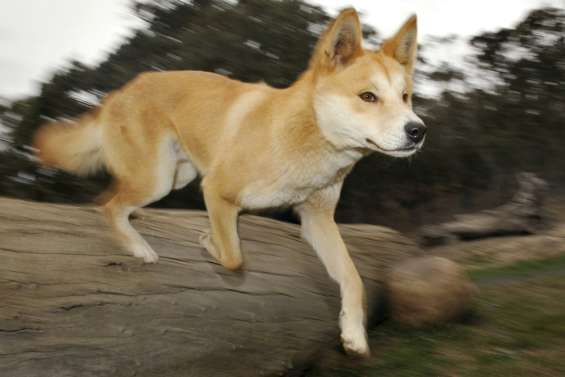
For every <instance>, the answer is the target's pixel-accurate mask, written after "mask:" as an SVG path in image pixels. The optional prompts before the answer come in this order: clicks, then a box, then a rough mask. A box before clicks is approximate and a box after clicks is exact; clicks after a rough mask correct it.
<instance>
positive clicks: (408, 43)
mask: <svg viewBox="0 0 565 377" xmlns="http://www.w3.org/2000/svg"><path fill="white" fill-rule="evenodd" d="M417 34H418V22H417V18H416V15H413V16H412V17H410V18H409V19H408V20H407V21H406V22H405V23H404V25H402V27H401V28H400V30H398V31H397V32H396V34H395V35H394V36H393V37H392V38H390V39H387V40H386V41H385V42H384V43H383V46H382V47H381V49H382V51H383V52H384V53H385V54H387V55H389V56H391V57H393V58H394V59H396V60H397V61H398V62H399V63H400V64H402V65H404V66H405V67H406V69H407V70H408V71H412V69H413V68H414V61H415V60H416V49H417V47H418V41H417V39H418V38H417Z"/></svg>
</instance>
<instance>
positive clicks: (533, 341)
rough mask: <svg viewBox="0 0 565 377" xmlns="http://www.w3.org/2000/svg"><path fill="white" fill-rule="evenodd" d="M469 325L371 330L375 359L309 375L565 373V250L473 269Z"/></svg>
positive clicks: (527, 376)
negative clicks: (540, 257)
mask: <svg viewBox="0 0 565 377" xmlns="http://www.w3.org/2000/svg"><path fill="white" fill-rule="evenodd" d="M470 275H471V278H472V279H473V280H474V281H476V282H477V283H479V284H480V285H481V291H480V294H479V297H478V298H477V300H476V301H477V302H476V309H475V314H474V316H473V317H472V318H471V320H470V321H468V323H459V324H448V325H444V326H438V327H430V328H426V329H410V328H405V327H402V326H399V325H396V324H394V323H392V322H387V323H384V324H382V325H380V326H378V327H377V328H375V329H373V330H372V331H371V332H370V334H369V338H370V343H371V348H372V352H373V357H372V358H371V359H370V360H368V361H365V362H363V363H361V365H359V364H357V365H354V364H353V363H351V365H344V366H340V367H338V368H332V369H331V371H328V370H324V371H321V370H318V371H312V372H310V373H309V374H308V377H321V376H324V377H361V376H363V377H370V376H379V377H388V376H391V377H426V376H434V377H439V376H446V377H447V376H449V377H489V376H493V377H494V376H496V377H506V376H510V377H532V376H534V377H542V376H565V256H562V257H558V258H552V259H547V260H542V261H528V262H519V263H516V264H515V265H512V266H508V267H503V268H498V269H495V268H489V269H485V270H478V271H474V272H472V273H471V274H470Z"/></svg>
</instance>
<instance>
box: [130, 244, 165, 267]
mask: <svg viewBox="0 0 565 377" xmlns="http://www.w3.org/2000/svg"><path fill="white" fill-rule="evenodd" d="M131 253H132V254H133V256H135V257H137V258H142V259H143V261H144V262H145V263H157V261H158V260H159V255H157V253H156V252H155V251H153V249H152V248H151V246H149V245H144V244H136V245H134V246H132V247H131Z"/></svg>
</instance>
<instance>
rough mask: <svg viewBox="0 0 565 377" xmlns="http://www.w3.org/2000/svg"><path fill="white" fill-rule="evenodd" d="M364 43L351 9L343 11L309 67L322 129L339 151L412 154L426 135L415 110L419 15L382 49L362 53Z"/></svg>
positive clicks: (333, 23) (325, 35)
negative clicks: (413, 73)
mask: <svg viewBox="0 0 565 377" xmlns="http://www.w3.org/2000/svg"><path fill="white" fill-rule="evenodd" d="M362 39H363V36H362V32H361V25H360V22H359V18H358V16H357V13H356V12H355V10H353V9H346V10H344V11H342V12H341V13H340V14H339V16H338V17H337V18H336V19H335V20H334V21H333V22H332V24H331V25H330V26H329V27H328V29H327V30H326V31H325V33H324V34H323V35H322V37H321V38H320V41H319V42H318V45H317V47H316V50H315V51H314V55H313V56H312V59H311V61H310V68H309V69H310V70H311V72H313V75H314V80H315V81H314V82H315V90H314V101H313V103H314V109H315V113H316V118H317V122H318V126H319V127H320V129H321V131H322V133H323V135H324V137H325V138H326V139H327V140H329V141H330V142H331V143H332V144H333V145H334V146H335V147H337V148H339V149H370V150H374V151H378V152H381V153H385V154H387V155H390V156H394V157H407V156H410V155H412V154H414V153H415V152H416V151H418V149H420V148H421V146H422V144H423V143H424V136H425V133H426V126H425V125H424V123H423V122H422V120H421V119H420V118H419V117H418V116H417V115H416V114H414V112H413V111H412V99H411V98H412V72H413V67H414V61H415V59H416V46H417V41H416V16H412V17H411V18H410V19H408V20H407V21H406V23H405V24H404V25H403V26H402V27H401V28H400V30H399V31H398V32H397V33H396V35H394V36H393V37H392V38H390V39H388V40H386V41H385V42H384V43H383V45H382V46H381V48H380V49H379V50H378V51H368V50H364V49H363V48H362V46H361V43H362Z"/></svg>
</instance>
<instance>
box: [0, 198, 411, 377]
mask: <svg viewBox="0 0 565 377" xmlns="http://www.w3.org/2000/svg"><path fill="white" fill-rule="evenodd" d="M133 224H134V226H135V227H136V228H137V229H138V230H140V232H141V233H142V234H143V236H144V237H145V238H146V239H147V240H148V242H149V243H150V244H151V245H152V246H153V247H154V249H155V250H156V251H157V252H158V254H159V255H160V261H159V263H158V264H155V265H144V264H142V263H141V262H140V260H138V259H136V258H133V257H131V256H128V255H126V254H125V253H124V252H123V251H122V250H121V249H120V248H119V247H118V246H117V245H116V244H115V243H114V242H113V241H112V239H111V236H110V235H109V230H108V228H107V227H106V225H105V224H104V223H103V219H102V216H101V214H100V213H99V212H98V211H97V210H96V209H95V208H93V207H76V206H65V205H53V204H41V203H32V202H23V201H17V200H10V199H0V258H1V261H2V262H1V264H0V302H1V304H2V308H1V309H0V375H1V376H7V377H8V376H9V377H20V376H21V377H34V376H41V377H49V376H53V377H66V376H69V377H71V376H72V377H76V376H81V377H89V376H93V377H94V376H96V377H101V376H113V377H116V376H134V375H135V376H214V377H218V376H219V377H221V376H230V377H234V376H235V377H236V376H245V377H249V376H269V375H284V374H285V373H287V372H288V371H293V370H294V371H296V370H300V369H301V368H305V367H307V366H308V365H309V364H310V363H311V362H312V361H313V360H315V359H316V358H317V356H319V355H320V354H321V353H323V352H325V351H326V350H328V349H331V348H332V347H333V348H335V347H336V346H337V345H338V339H339V329H338V315H339V308H340V302H339V291H338V289H337V286H336V284H334V283H333V282H332V281H331V280H330V278H329V277H328V276H327V274H326V272H325V270H324V269H323V266H322V264H321V263H320V262H319V261H318V259H317V257H316V255H315V253H314V251H313V250H311V248H310V247H309V246H308V245H307V244H305V242H303V241H302V240H301V238H300V230H299V227H298V226H296V225H293V224H286V223H282V222H278V221H275V220H271V219H266V218H261V217H257V216H251V215H244V216H242V218H241V219H240V227H239V228H240V233H241V239H242V249H243V251H244V257H245V264H244V267H243V270H242V271H240V272H229V271H227V270H225V269H223V268H222V267H221V266H219V265H218V264H217V263H216V262H214V261H213V260H211V258H210V257H209V256H208V254H207V253H206V252H205V251H204V250H203V248H201V247H200V245H199V244H198V236H199V235H200V234H201V233H202V232H203V231H205V230H206V229H207V228H208V220H207V217H206V213H205V212H199V211H185V210H182V211H181V210H148V211H147V212H145V216H144V218H143V219H138V220H134V221H133ZM341 231H342V233H343V236H344V239H345V240H346V243H347V244H348V246H349V249H350V251H351V253H352V256H353V258H354V260H355V263H356V265H357V267H358V269H359V270H360V273H361V275H362V276H363V279H364V282H365V285H366V288H367V297H368V304H369V314H370V317H371V318H372V319H373V320H374V319H375V318H378V317H379V314H378V313H379V310H381V311H382V303H383V302H382V281H383V270H384V269H385V268H386V266H389V265H390V264H392V263H394V262H396V261H398V260H400V259H403V258H405V257H408V256H410V255H413V254H415V253H417V248H416V247H415V246H414V245H413V244H412V243H411V242H410V241H408V240H406V239H405V238H403V237H401V236H400V235H399V234H397V233H396V232H394V231H392V230H389V229H386V228H382V227H377V226H370V225H342V226H341Z"/></svg>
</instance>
